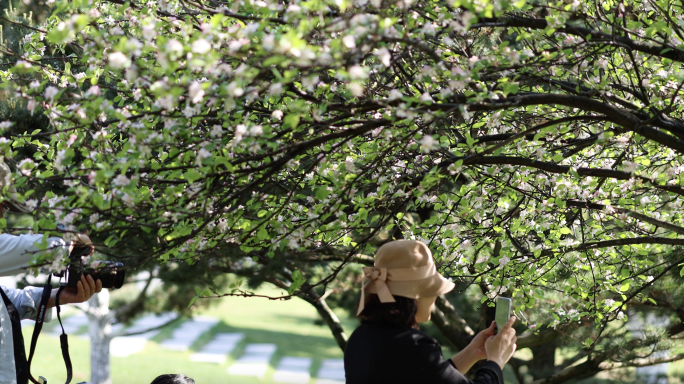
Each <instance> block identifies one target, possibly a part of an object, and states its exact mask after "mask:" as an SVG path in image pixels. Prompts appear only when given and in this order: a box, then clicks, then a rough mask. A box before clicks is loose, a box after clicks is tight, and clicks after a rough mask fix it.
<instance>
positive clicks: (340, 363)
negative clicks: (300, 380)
mask: <svg viewBox="0 0 684 384" xmlns="http://www.w3.org/2000/svg"><path fill="white" fill-rule="evenodd" d="M316 377H317V380H316V382H315V384H344V382H345V375H344V360H343V359H325V360H323V363H322V364H321V369H319V370H318V375H316Z"/></svg>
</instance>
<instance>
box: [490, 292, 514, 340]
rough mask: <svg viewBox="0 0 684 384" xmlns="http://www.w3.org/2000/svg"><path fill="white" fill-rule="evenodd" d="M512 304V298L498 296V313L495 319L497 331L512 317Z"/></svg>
mask: <svg viewBox="0 0 684 384" xmlns="http://www.w3.org/2000/svg"><path fill="white" fill-rule="evenodd" d="M511 304H512V300H511V299H509V298H508V297H497V298H496V315H495V317H494V321H496V330H497V333H498V331H499V330H501V328H503V326H504V325H505V324H506V322H508V319H510V318H511Z"/></svg>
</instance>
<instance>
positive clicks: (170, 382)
mask: <svg viewBox="0 0 684 384" xmlns="http://www.w3.org/2000/svg"><path fill="white" fill-rule="evenodd" d="M152 384H195V380H193V379H191V378H189V377H187V376H185V375H171V374H166V375H159V376H157V378H156V379H154V380H153V381H152Z"/></svg>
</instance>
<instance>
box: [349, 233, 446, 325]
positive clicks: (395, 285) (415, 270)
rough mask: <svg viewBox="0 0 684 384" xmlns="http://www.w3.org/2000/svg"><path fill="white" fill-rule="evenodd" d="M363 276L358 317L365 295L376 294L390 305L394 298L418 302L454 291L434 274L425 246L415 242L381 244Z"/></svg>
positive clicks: (433, 263) (430, 257)
mask: <svg viewBox="0 0 684 384" xmlns="http://www.w3.org/2000/svg"><path fill="white" fill-rule="evenodd" d="M363 275H364V284H363V288H362V289H361V301H360V302H359V310H358V312H357V315H358V314H360V313H361V311H363V308H364V292H368V293H375V294H377V295H378V298H379V299H380V302H382V303H393V302H395V300H394V296H403V297H408V298H410V299H418V298H421V297H434V296H439V295H443V294H445V293H447V292H449V291H451V290H452V289H454V283H452V282H451V281H449V280H447V279H445V278H444V277H443V276H442V275H440V274H439V272H437V267H436V266H435V262H434V260H433V259H432V252H430V249H429V248H428V246H427V245H425V244H424V243H421V242H420V241H415V240H396V241H390V242H389V243H386V244H384V245H383V246H382V247H380V249H378V251H377V253H376V254H375V266H374V267H364V268H363Z"/></svg>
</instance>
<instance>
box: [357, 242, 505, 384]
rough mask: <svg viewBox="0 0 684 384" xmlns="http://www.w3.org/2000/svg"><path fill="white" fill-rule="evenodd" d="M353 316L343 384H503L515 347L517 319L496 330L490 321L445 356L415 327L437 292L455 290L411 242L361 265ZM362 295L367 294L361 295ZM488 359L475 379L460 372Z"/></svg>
mask: <svg viewBox="0 0 684 384" xmlns="http://www.w3.org/2000/svg"><path fill="white" fill-rule="evenodd" d="M363 271H364V280H366V279H368V280H369V281H368V283H367V284H364V286H363V288H362V290H361V301H360V303H359V310H358V312H357V316H358V317H359V318H360V319H361V325H360V326H359V327H358V328H356V330H355V331H354V333H352V335H351V337H350V338H349V341H348V343H347V347H346V349H345V352H344V370H345V374H346V383H347V384H376V383H395V384H397V383H407V384H408V383H411V384H413V383H418V382H425V383H431V384H440V383H443V384H465V383H482V384H485V383H486V384H489V383H492V384H503V382H504V381H503V374H502V369H503V367H504V365H505V364H506V363H507V362H508V360H509V359H510V358H511V357H512V356H513V353H514V352H515V350H516V344H515V343H516V339H517V338H516V336H515V330H514V329H513V328H512V326H513V323H514V322H515V320H516V318H515V317H514V316H513V317H511V318H510V319H509V321H508V322H507V323H506V324H505V325H503V326H502V327H500V328H501V330H500V332H499V333H498V334H496V335H495V324H494V323H492V325H491V326H490V327H489V328H487V329H485V330H484V331H482V332H480V333H478V334H477V335H476V336H475V338H474V339H473V340H472V341H471V342H470V344H469V345H468V346H467V347H466V348H465V349H463V350H462V351H461V352H459V353H458V354H457V355H456V356H454V357H452V358H451V359H448V360H445V359H444V358H443V356H442V350H441V347H440V345H439V343H438V342H437V340H435V339H433V338H431V337H429V336H427V335H426V334H424V333H422V332H420V331H419V330H418V323H421V322H425V321H428V320H430V313H431V312H432V309H433V307H434V304H435V300H436V298H437V296H440V295H443V294H445V293H447V292H449V291H451V290H452V289H453V288H454V283H452V282H450V281H449V280H447V279H445V278H444V277H442V276H441V275H440V274H439V272H438V271H437V268H436V267H435V264H434V260H433V259H432V253H431V252H430V249H429V248H428V247H427V245H425V244H424V243H422V242H419V241H414V240H397V241H391V242H388V243H386V244H384V245H383V246H381V247H380V249H378V251H377V253H376V255H375V267H365V268H363ZM364 292H368V293H369V295H368V296H367V297H365V298H364ZM483 359H487V361H486V362H484V363H483V364H482V365H481V366H480V367H479V369H478V370H477V372H476V373H475V376H474V379H473V380H470V379H468V378H466V377H465V376H464V375H465V373H466V372H467V371H468V370H469V369H470V368H471V367H472V366H473V365H474V364H475V363H476V362H477V361H479V360H483Z"/></svg>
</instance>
